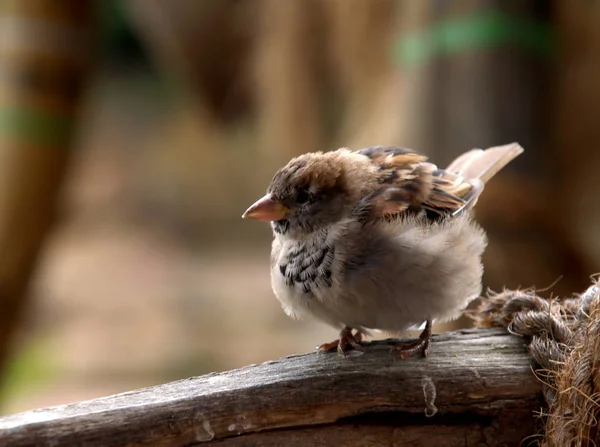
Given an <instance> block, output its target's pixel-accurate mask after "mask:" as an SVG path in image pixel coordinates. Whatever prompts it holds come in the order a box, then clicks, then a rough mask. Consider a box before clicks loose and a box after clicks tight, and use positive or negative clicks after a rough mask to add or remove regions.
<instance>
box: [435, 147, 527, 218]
mask: <svg viewBox="0 0 600 447" xmlns="http://www.w3.org/2000/svg"><path fill="white" fill-rule="evenodd" d="M522 152H523V148H522V147H521V146H520V145H519V144H517V143H511V144H507V145H504V146H496V147H492V148H489V149H486V150H482V149H473V150H470V151H469V152H465V153H464V154H462V155H460V156H459V157H458V158H456V159H455V160H454V161H453V162H452V163H450V165H449V166H448V167H447V168H446V169H444V171H443V177H444V178H445V180H446V181H449V182H450V184H452V185H453V186H452V187H451V188H450V192H452V193H453V194H455V195H456V196H458V197H460V198H461V199H462V200H463V201H464V204H463V205H462V206H461V207H460V208H459V209H457V210H456V211H455V212H454V213H453V214H454V215H456V214H459V213H460V212H462V211H463V210H468V209H471V208H473V207H474V206H475V204H476V203H477V200H478V199H479V196H480V195H481V193H482V192H483V189H484V187H485V184H486V183H487V182H488V181H489V180H490V179H491V178H492V177H493V176H494V175H496V174H497V173H498V172H499V171H500V170H501V169H502V168H503V167H504V166H506V165H507V164H508V163H510V162H511V161H512V160H513V159H514V158H516V157H517V156H519V155H520V154H521V153H522Z"/></svg>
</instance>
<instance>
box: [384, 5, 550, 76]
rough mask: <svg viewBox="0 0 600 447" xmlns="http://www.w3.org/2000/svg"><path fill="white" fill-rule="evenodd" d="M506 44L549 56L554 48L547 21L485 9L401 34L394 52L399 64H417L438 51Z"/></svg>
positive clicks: (453, 52)
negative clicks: (425, 28) (411, 32)
mask: <svg viewBox="0 0 600 447" xmlns="http://www.w3.org/2000/svg"><path fill="white" fill-rule="evenodd" d="M506 44H512V45H515V46H517V47H518V48H522V49H524V50H527V51H530V52H531V53H533V54H536V55H538V56H540V57H544V58H549V57H552V56H553V55H554V53H555V51H556V36H555V33H554V30H553V29H552V27H551V26H550V25H549V24H547V23H542V22H539V21H536V20H533V19H526V18H519V17H514V16H510V15H508V14H504V13H501V12H497V11H487V12H481V13H477V14H473V15H469V16H467V17H461V18H458V19H449V20H443V21H440V22H438V23H435V24H434V25H433V26H432V27H431V28H430V29H428V30H423V31H418V32H415V33H413V34H409V35H407V36H403V37H401V38H400V39H399V40H398V42H397V43H396V45H395V46H394V52H395V58H396V59H397V60H398V62H399V63H400V64H401V65H404V66H417V65H421V64H423V63H426V62H427V61H429V60H432V59H434V58H436V57H438V56H441V55H451V54H456V53H461V52H465V51H469V50H473V49H485V48H494V47H498V46H501V45H506Z"/></svg>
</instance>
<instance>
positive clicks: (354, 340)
mask: <svg viewBox="0 0 600 447" xmlns="http://www.w3.org/2000/svg"><path fill="white" fill-rule="evenodd" d="M361 341H362V334H361V333H360V332H358V331H357V332H356V333H355V334H353V333H352V328H349V327H346V328H344V329H343V330H342V331H341V332H340V338H338V339H337V340H334V341H332V342H330V343H323V344H322V345H321V346H319V347H318V348H317V351H319V352H325V351H332V350H334V349H336V350H337V353H338V355H340V356H341V357H346V347H348V346H350V347H351V348H354V349H356V350H357V351H363V350H364V348H363V347H362V346H361V344H360V342H361Z"/></svg>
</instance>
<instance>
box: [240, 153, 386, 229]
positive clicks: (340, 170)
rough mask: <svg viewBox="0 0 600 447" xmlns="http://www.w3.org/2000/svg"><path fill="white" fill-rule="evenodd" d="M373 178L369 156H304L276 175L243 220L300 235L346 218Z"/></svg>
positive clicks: (343, 154) (347, 154) (342, 154)
mask: <svg viewBox="0 0 600 447" xmlns="http://www.w3.org/2000/svg"><path fill="white" fill-rule="evenodd" d="M375 175H376V174H375V168H374V167H373V165H372V164H371V163H370V162H369V160H368V158H367V157H365V156H362V155H359V154H356V153H354V152H351V151H349V150H347V149H338V150H337V151H333V152H315V153H308V154H304V155H301V156H299V157H296V158H294V159H292V160H290V162H289V163H288V164H286V165H285V166H284V167H283V168H281V169H279V171H277V173H276V174H275V176H274V177H273V179H272V180H271V184H270V185H269V187H268V189H267V194H266V195H265V196H264V197H263V198H261V199H260V200H258V201H257V202H255V203H254V204H253V205H252V206H250V208H248V210H246V212H245V213H244V215H243V216H242V217H244V218H250V219H257V220H262V221H270V222H272V226H273V230H274V231H275V232H276V233H279V234H289V235H291V236H299V237H301V236H302V235H306V234H309V233H312V232H314V231H318V230H323V229H325V228H327V227H328V226H330V225H333V224H335V223H337V222H339V221H340V220H342V219H344V218H345V217H347V216H348V215H349V214H350V213H351V211H352V208H353V207H354V205H355V204H356V202H357V200H358V199H359V198H360V197H361V195H362V194H363V192H364V191H365V190H368V188H369V186H370V185H371V183H372V182H373V181H374V179H375Z"/></svg>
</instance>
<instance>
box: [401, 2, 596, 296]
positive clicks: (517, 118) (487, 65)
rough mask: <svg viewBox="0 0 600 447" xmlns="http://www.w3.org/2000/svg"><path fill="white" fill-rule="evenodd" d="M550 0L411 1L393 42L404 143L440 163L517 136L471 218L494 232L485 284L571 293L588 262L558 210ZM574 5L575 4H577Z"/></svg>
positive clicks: (580, 282) (588, 269)
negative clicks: (514, 151)
mask: <svg viewBox="0 0 600 447" xmlns="http://www.w3.org/2000/svg"><path fill="white" fill-rule="evenodd" d="M552 4H553V2H546V1H544V2H540V1H535V0H528V1H522V0H507V1H505V0H502V1H500V0H495V1H489V2H485V3H482V2H478V1H475V0H460V1H459V0H457V1H452V2H448V1H424V2H421V3H419V5H418V6H417V5H416V4H411V3H410V2H407V3H405V4H403V5H402V7H401V8H400V9H399V11H398V15H399V17H400V20H402V21H403V23H406V22H405V19H404V17H403V16H404V15H403V10H404V9H408V8H411V11H410V15H411V16H413V17H417V18H419V20H418V21H417V23H418V25H417V26H415V22H414V21H413V22H412V23H411V25H412V26H411V27H404V28H403V29H402V32H401V34H400V38H399V40H398V42H397V46H396V56H397V58H398V60H399V63H400V76H401V77H402V79H403V81H404V85H403V90H410V91H411V93H410V95H404V96H403V99H404V106H405V109H406V110H407V111H409V110H412V113H405V114H404V115H403V117H404V120H405V123H404V129H405V133H404V135H403V138H402V140H401V141H402V144H405V145H408V146H410V147H415V148H418V149H420V150H422V151H424V152H426V153H427V154H429V155H431V156H432V158H433V159H434V160H435V162H436V163H439V164H440V165H444V164H446V163H448V162H449V161H450V160H451V159H452V158H454V157H455V156H457V155H458V154H459V153H461V152H463V151H465V150H468V149H471V148H474V147H480V148H485V147H489V146H495V145H499V144H505V143H509V142H512V141H517V142H519V143H521V144H522V145H523V146H524V147H525V153H524V154H523V155H522V156H521V157H519V158H518V159H517V160H516V161H515V162H513V163H512V164H511V165H509V167H507V168H506V170H504V171H502V173H501V174H500V175H498V176H497V177H496V178H494V179H493V180H492V181H491V182H490V183H489V185H488V186H487V187H486V191H485V193H484V194H483V195H482V198H481V200H480V201H479V204H478V206H477V217H478V219H479V220H480V222H481V223H482V225H483V226H484V227H485V228H486V230H487V231H488V234H489V238H490V244H489V248H488V250H487V251H486V254H485V258H484V262H485V265H486V275H485V278H484V280H485V283H486V285H488V286H490V287H492V288H494V289H499V288H501V287H503V286H508V287H519V286H523V287H527V286H534V285H535V286H537V287H545V286H548V285H550V284H551V283H553V282H554V281H555V280H557V279H559V277H561V276H562V279H561V281H559V282H558V283H557V284H556V286H555V287H553V288H552V291H553V292H557V293H561V294H567V295H568V294H570V293H571V291H572V290H581V289H583V288H584V285H585V284H586V283H587V281H588V276H589V274H590V273H592V271H591V268H592V267H591V265H590V262H589V261H588V259H587V257H586V256H585V253H583V251H582V250H581V248H580V247H579V246H578V245H577V244H575V243H574V241H573V234H572V227H571V226H569V225H568V222H567V221H566V220H563V219H562V218H560V217H557V214H560V213H561V211H562V210H561V208H560V207H559V206H558V207H557V201H556V188H555V186H554V180H555V179H556V177H555V176H556V173H557V172H560V169H559V167H560V163H561V160H560V159H559V157H557V156H556V151H554V147H553V142H552V141H553V140H552V138H553V137H554V135H552V132H551V131H550V129H552V128H553V119H554V115H553V107H554V105H555V101H554V100H555V96H554V93H555V90H556V76H555V74H556V73H555V72H556V68H557V65H556V58H555V55H556V52H557V51H556V50H557V45H556V39H555V37H556V36H555V29H554V28H553V26H552V23H551V13H552V11H551V10H550V7H551V6H552ZM573 8H574V7H573Z"/></svg>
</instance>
